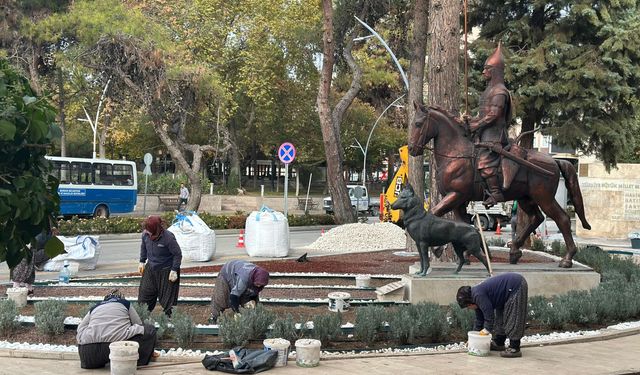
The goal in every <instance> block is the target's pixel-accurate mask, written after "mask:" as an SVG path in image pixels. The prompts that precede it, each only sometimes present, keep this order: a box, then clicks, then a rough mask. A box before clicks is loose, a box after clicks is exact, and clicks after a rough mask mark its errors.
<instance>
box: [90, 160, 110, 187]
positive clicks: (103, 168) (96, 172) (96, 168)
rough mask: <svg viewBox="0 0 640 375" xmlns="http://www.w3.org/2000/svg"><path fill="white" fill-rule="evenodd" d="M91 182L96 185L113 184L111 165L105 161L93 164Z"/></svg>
mask: <svg viewBox="0 0 640 375" xmlns="http://www.w3.org/2000/svg"><path fill="white" fill-rule="evenodd" d="M93 182H94V183H95V184H96V185H112V184H113V166H112V165H111V164H106V163H94V164H93Z"/></svg>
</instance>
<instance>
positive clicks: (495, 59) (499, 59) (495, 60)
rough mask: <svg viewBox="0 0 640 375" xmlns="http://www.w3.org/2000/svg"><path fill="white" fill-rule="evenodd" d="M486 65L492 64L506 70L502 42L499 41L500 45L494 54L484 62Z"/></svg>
mask: <svg viewBox="0 0 640 375" xmlns="http://www.w3.org/2000/svg"><path fill="white" fill-rule="evenodd" d="M484 65H485V66H490V67H492V68H495V69H499V70H500V71H501V72H504V56H503V55H502V43H500V42H498V47H497V48H496V50H495V51H493V54H492V55H491V56H489V57H488V58H487V61H486V62H485V63H484Z"/></svg>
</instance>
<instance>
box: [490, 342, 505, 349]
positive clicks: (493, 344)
mask: <svg viewBox="0 0 640 375" xmlns="http://www.w3.org/2000/svg"><path fill="white" fill-rule="evenodd" d="M490 349H491V351H494V352H501V351H504V350H505V349H506V346H504V344H502V345H500V344H498V343H496V342H495V341H493V340H491V345H490Z"/></svg>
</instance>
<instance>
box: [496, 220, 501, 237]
mask: <svg viewBox="0 0 640 375" xmlns="http://www.w3.org/2000/svg"><path fill="white" fill-rule="evenodd" d="M501 234H502V229H500V219H498V224H496V235H498V236H499V235H501Z"/></svg>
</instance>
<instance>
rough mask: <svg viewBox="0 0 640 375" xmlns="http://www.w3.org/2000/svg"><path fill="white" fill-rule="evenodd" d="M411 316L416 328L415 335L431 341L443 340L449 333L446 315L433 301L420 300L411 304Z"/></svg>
mask: <svg viewBox="0 0 640 375" xmlns="http://www.w3.org/2000/svg"><path fill="white" fill-rule="evenodd" d="M410 311H411V316H412V320H413V322H415V324H416V326H417V328H416V329H415V331H414V334H415V335H416V336H421V337H428V338H429V339H430V340H431V341H432V342H438V341H440V340H443V339H444V338H445V337H446V336H447V334H448V333H449V332H448V331H449V324H448V323H447V315H446V313H445V311H444V310H443V309H441V308H440V306H438V304H435V303H433V302H420V303H418V304H417V305H412V309H411V310H410Z"/></svg>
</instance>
